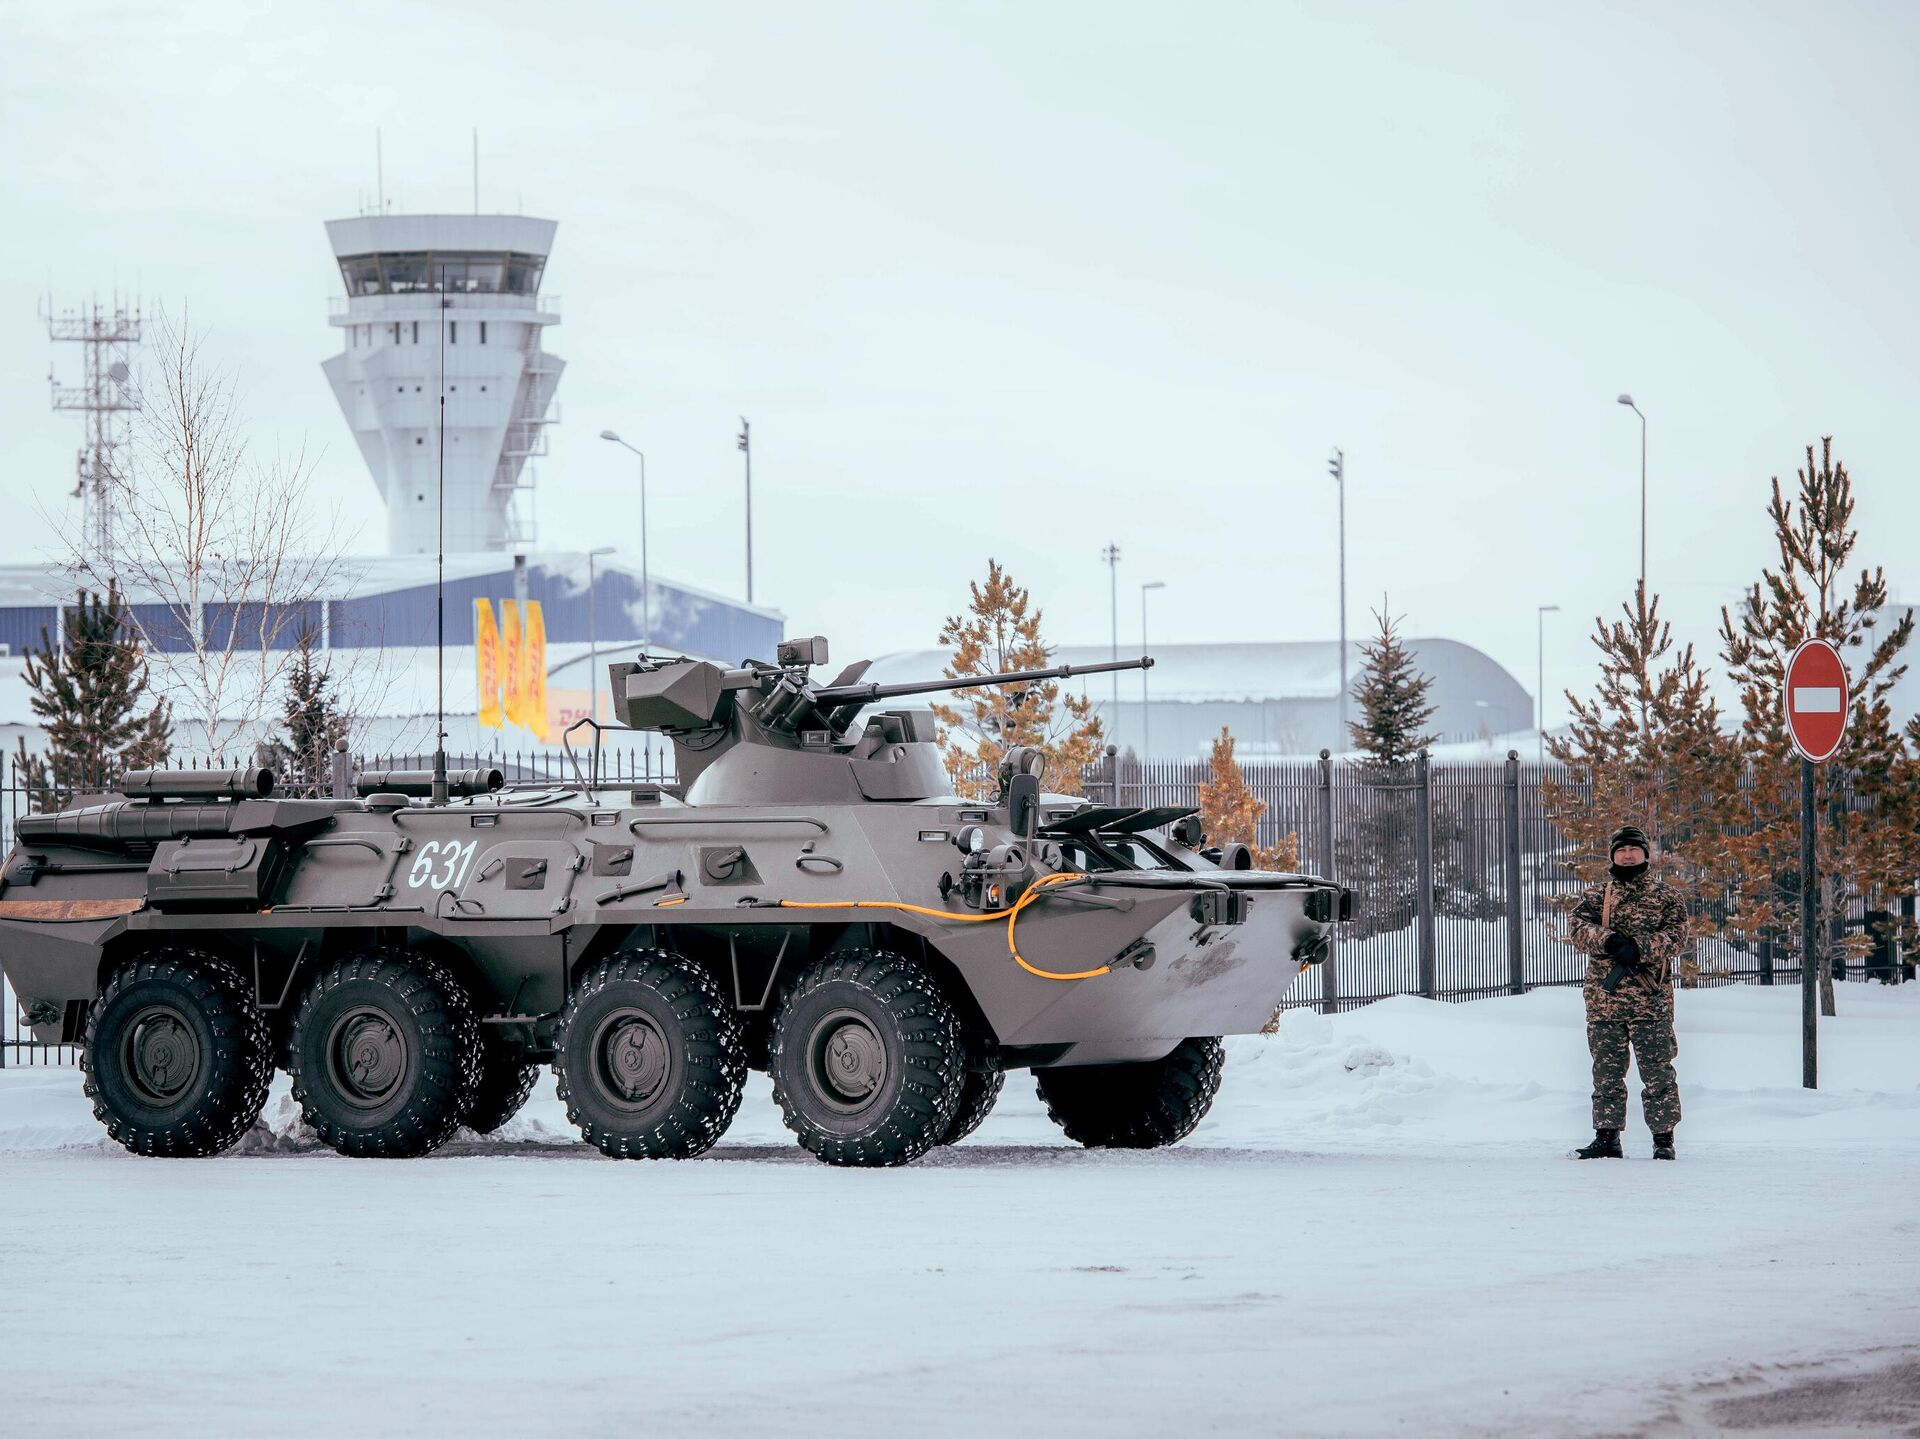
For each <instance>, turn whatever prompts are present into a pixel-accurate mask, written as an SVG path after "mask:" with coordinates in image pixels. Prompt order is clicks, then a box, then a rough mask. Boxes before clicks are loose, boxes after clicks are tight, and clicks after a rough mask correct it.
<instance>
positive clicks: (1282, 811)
mask: <svg viewBox="0 0 1920 1439" xmlns="http://www.w3.org/2000/svg"><path fill="white" fill-rule="evenodd" d="M669 758H670V756H667V755H665V754H664V753H663V752H662V751H660V750H655V749H638V748H636V749H603V750H601V751H599V752H598V754H597V755H595V754H593V753H592V752H590V751H588V752H580V753H578V754H577V755H576V756H574V757H573V758H571V759H570V758H568V757H567V756H566V755H564V754H563V753H562V752H560V751H557V750H527V751H520V752H515V753H512V754H491V755H470V754H461V755H453V756H450V757H449V765H450V767H451V768H454V769H463V768H478V767H482V766H490V767H494V768H498V769H500V770H502V771H503V772H504V773H505V775H506V778H507V782H508V783H509V784H531V785H545V784H554V783H570V782H572V781H573V780H574V778H575V769H574V765H575V763H576V762H577V763H578V764H579V766H580V770H581V772H583V773H589V774H592V773H597V776H598V781H599V782H601V783H607V784H613V785H620V784H625V783H629V782H632V783H655V784H659V783H671V775H670V772H669V773H663V772H662V765H663V761H666V760H668V759H669ZM430 764H431V759H430V757H427V756H421V755H367V756H360V757H358V758H356V759H354V760H353V762H352V768H354V769H369V770H371V769H423V768H427V767H428V766H429V765H430ZM180 767H182V768H193V767H198V768H226V767H227V766H226V764H225V762H224V759H223V758H221V757H212V758H208V759H203V760H201V761H198V762H197V763H188V762H182V764H181V766H180ZM1243 774H1244V775H1245V777H1246V781H1247V785H1248V787H1249V788H1250V789H1251V790H1252V791H1253V793H1254V794H1255V796H1256V797H1258V798H1259V799H1260V800H1261V801H1262V802H1263V803H1264V804H1265V805H1266V809H1265V812H1264V813H1263V815H1262V817H1261V819H1260V822H1259V833H1258V836H1257V838H1258V840H1259V842H1260V843H1261V844H1263V845H1271V844H1278V843H1280V842H1281V841H1282V840H1284V839H1286V838H1287V837H1289V836H1293V837H1294V838H1295V839H1296V840H1297V842H1298V844H1299V853H1300V863H1301V866H1302V868H1304V869H1307V870H1309V871H1312V872H1315V873H1318V874H1322V875H1326V876H1328V877H1330V878H1333V879H1337V880H1339V881H1340V882H1341V883H1342V884H1344V885H1346V886H1348V887H1349V888H1350V889H1352V890H1353V891H1354V893H1355V905H1356V909H1355V914H1354V917H1353V919H1352V920H1351V921H1349V922H1347V923H1344V924H1342V925H1340V926H1339V927H1338V930H1337V932H1336V936H1335V943H1334V946H1333V950H1332V953H1331V955H1330V957H1329V958H1328V959H1327V960H1326V962H1325V963H1323V964H1321V965H1319V966H1317V967H1316V968H1314V969H1313V970H1311V971H1310V972H1308V973H1306V974H1304V975H1302V976H1301V977H1300V979H1299V980H1298V981H1296V983H1295V985H1294V988H1293V990H1292V992H1291V993H1290V994H1289V995H1288V996H1287V998H1286V1000H1285V1005H1286V1006H1287V1007H1302V1006H1313V1007H1317V1008H1319V1009H1322V1010H1326V1011H1329V1012H1331V1011H1334V1010H1340V1009H1349V1008H1353V1007H1355V1006H1358V1005H1363V1004H1369V1003H1371V1002H1373V1001H1374V1000H1377V999H1384V998H1387V997H1389V996H1392V995H1400V994H1414V995H1423V996H1425V997H1427V998H1431V999H1448V1000H1463V999H1476V998H1480V997H1483V996H1486V995H1493V994H1519V993H1522V992H1524V991H1525V990H1528V989H1534V988H1539V987H1541V986H1547V985H1570V984H1578V983H1579V982H1580V980H1581V978H1582V976H1583V975H1584V974H1585V972H1586V958H1585V956H1583V955H1582V954H1580V953H1579V952H1578V951H1577V950H1575V949H1574V948H1573V947H1572V946H1571V945H1570V944H1568V943H1567V942H1566V940H1565V938H1564V934H1565V920H1564V917H1563V914H1564V906H1565V905H1566V904H1568V903H1569V902H1570V901H1571V897H1572V895H1573V894H1574V893H1575V892H1577V890H1578V887H1579V886H1578V881H1577V880H1576V879H1575V877H1574V874H1573V871H1572V869H1571V867H1570V865H1569V863H1568V861H1569V860H1570V859H1571V858H1572V854H1571V851H1570V847H1569V844H1568V841H1567V839H1566V838H1565V836H1563V835H1562V834H1561V833H1560V831H1559V830H1558V829H1557V828H1556V826H1555V825H1554V823H1553V820H1552V818H1551V816H1550V814H1549V812H1548V809H1547V805H1546V802H1545V798H1544V793H1543V787H1544V784H1545V782H1546V781H1547V780H1548V779H1552V780H1554V781H1556V782H1557V783H1560V784H1562V785H1567V784H1569V783H1570V778H1569V776H1568V774H1567V773H1566V771H1564V770H1562V769H1560V768H1559V767H1558V766H1552V765H1548V766H1542V765H1537V764H1526V763H1522V762H1521V760H1520V759H1519V758H1518V756H1516V755H1511V754H1510V755H1509V756H1508V758H1507V759H1506V760H1505V761H1495V762H1492V763H1477V764H1433V763H1430V762H1429V761H1428V760H1427V759H1426V758H1425V757H1421V758H1419V759H1417V760H1415V761H1413V762H1411V763H1409V764H1407V765H1405V766H1403V767H1401V768H1400V769H1398V770H1396V771H1394V772H1391V773H1385V772H1382V771H1380V770H1378V769H1374V768H1370V767H1368V766H1365V765H1362V764H1356V763H1351V762H1340V761H1334V760H1332V759H1330V758H1328V757H1325V756H1322V757H1321V758H1320V759H1319V760H1317V761H1314V760H1307V761H1303V762H1299V763H1282V764H1256V765H1248V766H1246V767H1245V768H1244V769H1243ZM1210 777H1211V771H1210V769H1209V767H1208V766H1207V765H1206V764H1205V763H1204V762H1201V761H1154V762H1150V763H1147V764H1144V765H1143V764H1140V763H1138V762H1136V761H1133V760H1130V759H1114V758H1112V757H1109V758H1108V759H1107V760H1105V761H1103V762H1102V763H1100V764H1098V765H1096V766H1094V767H1093V768H1091V769H1089V770H1088V771H1087V772H1086V773H1085V774H1084V775H1083V776H1082V784H1083V788H1084V789H1085V790H1086V792H1087V793H1088V794H1089V795H1090V796H1092V797H1094V798H1095V799H1097V800H1099V801H1101V802H1105V803H1111V804H1126V805H1140V806H1149V805H1176V804H1177V805H1197V804H1198V803H1199V800H1200V786H1201V785H1202V784H1203V783H1204V782H1206V781H1207V780H1208V779H1209V778H1210ZM8 780H9V782H8V785H7V794H6V804H5V806H4V810H3V811H0V853H6V852H9V851H10V850H11V846H12V826H13V819H14V817H15V816H17V815H18V814H20V813H21V812H23V811H24V810H25V809H27V808H28V807H30V806H34V805H45V804H48V803H55V802H64V801H65V800H67V799H69V798H71V797H72V796H71V794H70V793H59V794H55V793H52V792H51V791H48V790H44V789H42V790H32V789H30V788H29V786H28V784H27V782H26V779H25V777H24V776H22V775H21V774H20V773H19V771H18V769H17V768H11V769H10V771H9V776H8ZM322 787H323V786H322V785H321V784H320V783H319V782H318V781H315V782H312V783H309V784H308V785H307V786H306V788H307V791H308V792H316V791H317V790H318V789H320V788H322ZM295 788H298V786H295ZM1903 908H1904V912H1905V913H1907V914H1908V915H1909V916H1910V915H1911V913H1912V900H1911V898H1909V899H1907V900H1906V901H1905V904H1904V906H1903ZM1865 918H1866V916H1865V912H1864V909H1863V906H1862V904H1861V901H1860V900H1859V899H1858V898H1856V899H1855V900H1854V901H1853V902H1852V909H1851V918H1850V919H1849V921H1848V923H1849V924H1851V925H1852V926H1853V927H1856V928H1857V927H1860V926H1861V925H1863V924H1864V922H1865ZM1692 959H1693V963H1692V965H1691V966H1689V968H1690V970H1691V974H1690V977H1689V979H1688V981H1687V982H1688V983H1691V984H1696V985H1712V984H1728V983H1741V982H1748V983H1760V984H1773V983H1776V982H1779V983H1789V984H1790V983H1795V982H1797V980H1798V977H1799V969H1798V966H1797V961H1796V960H1794V959H1793V957H1792V956H1790V955H1788V954H1786V953H1784V952H1782V953H1780V954H1778V955H1776V954H1775V952H1774V949H1773V946H1771V945H1767V944H1760V945H1742V944H1736V943H1733V942H1730V941H1728V940H1725V939H1721V938H1718V937H1710V938H1706V939H1703V940H1701V941H1700V942H1699V943H1698V945H1697V946H1696V948H1695V951H1694V954H1693V956H1692ZM1833 964H1834V974H1835V977H1836V978H1850V979H1851V978H1871V977H1881V978H1893V979H1898V978H1901V977H1902V976H1904V977H1905V978H1909V979H1910V978H1912V977H1913V971H1912V967H1911V965H1905V966H1896V965H1893V964H1891V963H1889V962H1887V961H1884V960H1883V961H1881V962H1880V963H1878V964H1876V963H1875V962H1874V961H1871V960H1869V961H1866V962H1854V963H1848V962H1847V961H1845V960H1844V958H1838V957H1837V958H1836V959H1835V960H1834V961H1833ZM73 1059H74V1053H73V1047H72V1046H58V1045H55V1046H46V1045H40V1044H37V1043H35V1042H34V1041H33V1039H32V1038H31V1035H30V1034H29V1033H28V1032H27V1030H26V1029H25V1027H24V1026H23V1025H22V1023H21V1017H20V1014H19V1008H18V1006H17V1005H16V1004H15V1002H14V998H13V995H12V993H11V991H6V992H5V993H4V994H0V1065H5V1064H9V1063H13V1064H20V1063H27V1064H45V1063H71V1062H72V1061H73Z"/></svg>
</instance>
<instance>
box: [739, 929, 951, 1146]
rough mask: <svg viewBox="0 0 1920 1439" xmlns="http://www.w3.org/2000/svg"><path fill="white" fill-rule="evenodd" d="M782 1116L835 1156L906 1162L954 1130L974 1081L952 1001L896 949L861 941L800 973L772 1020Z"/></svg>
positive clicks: (773, 1067)
mask: <svg viewBox="0 0 1920 1439" xmlns="http://www.w3.org/2000/svg"><path fill="white" fill-rule="evenodd" d="M767 1072H768V1074H769V1075H770V1076H771V1077H772V1079H773V1097H774V1100H775V1101H776V1102H777V1103H778V1104H779V1106H780V1116H781V1118H782V1119H784V1120H785V1121H786V1125H787V1128H788V1129H791V1130H792V1131H793V1132H794V1134H795V1135H797V1136H798V1137H799V1140H800V1143H801V1144H802V1145H804V1146H805V1147H806V1148H807V1149H809V1150H811V1151H812V1152H813V1154H814V1155H815V1156H816V1157H817V1158H820V1159H823V1160H825V1161H826V1162H827V1163H828V1164H858V1165H883V1164H907V1163H910V1162H911V1161H913V1160H915V1159H918V1158H919V1157H920V1156H921V1155H923V1154H925V1153H926V1152H927V1151H928V1150H929V1149H931V1148H933V1146H934V1145H936V1144H938V1143H939V1142H940V1140H941V1137H942V1136H943V1135H945V1134H946V1132H947V1128H948V1126H949V1125H951V1124H952V1123H953V1115H954V1111H955V1110H956V1109H957V1108H958V1107H959V1103H960V1096H961V1090H962V1088H963V1087H964V1084H965V1080H966V1073H967V1070H966V1049H965V1045H964V1043H963V1042H962V1040H961V1036H960V1025H959V1021H958V1020H957V1019H956V1018H955V1017H954V1013H953V1007H952V1006H951V1005H950V1004H948V1003H947V1000H946V998H945V996H943V995H942V994H941V993H940V990H939V987H938V986H937V985H936V984H935V983H934V981H933V979H932V977H931V976H930V975H928V974H927V972H926V971H925V970H924V969H922V968H921V967H920V966H919V965H917V964H914V963H913V962H911V961H910V960H906V959H902V958H901V957H899V956H898V955H894V954H887V953H885V952H882V951H875V950H856V951H852V952H849V953H846V954H840V955H834V956H832V957H830V958H827V959H823V960H821V961H820V962H819V963H817V964H815V965H814V966H813V967H812V968H810V969H808V970H807V971H806V972H805V973H804V974H802V975H801V976H800V979H799V982H798V983H797V984H795V985H794V987H793V989H792V990H790V991H789V992H788V993H787V995H786V997H785V998H784V999H783V1000H782V1001H781V1004H780V1011H779V1013H778V1014H777V1015H776V1016H775V1018H774V1022H773V1044H772V1047H771V1050H770V1052H769V1055H768V1065H767Z"/></svg>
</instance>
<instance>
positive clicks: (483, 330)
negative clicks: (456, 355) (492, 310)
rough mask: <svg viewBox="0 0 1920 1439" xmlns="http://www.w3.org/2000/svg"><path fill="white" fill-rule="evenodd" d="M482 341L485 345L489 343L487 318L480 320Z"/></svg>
mask: <svg viewBox="0 0 1920 1439" xmlns="http://www.w3.org/2000/svg"><path fill="white" fill-rule="evenodd" d="M480 343H481V344H483V345H484V344H486V343H487V322H486V321H485V320H482V321H481V322H480Z"/></svg>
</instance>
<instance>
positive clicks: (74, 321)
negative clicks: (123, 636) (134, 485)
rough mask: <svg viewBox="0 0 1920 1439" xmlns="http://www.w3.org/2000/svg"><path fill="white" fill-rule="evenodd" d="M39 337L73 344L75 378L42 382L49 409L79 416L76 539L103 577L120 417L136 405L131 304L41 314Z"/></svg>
mask: <svg viewBox="0 0 1920 1439" xmlns="http://www.w3.org/2000/svg"><path fill="white" fill-rule="evenodd" d="M44 313H45V315H46V321H47V337H48V338H49V339H51V340H52V341H53V342H54V343H55V344H76V345H79V346H80V350H81V354H82V356H83V360H82V372H81V380H80V383H79V384H77V385H63V384H61V383H60V376H59V373H58V369H57V367H56V369H55V370H53V371H50V372H49V373H48V375H47V383H48V384H49V385H50V386H51V387H52V389H53V407H54V409H56V410H77V411H79V412H80V413H81V414H82V415H84V416H85V417H86V442H85V443H84V444H83V445H81V447H80V453H79V456H78V458H77V460H76V462H75V466H74V469H75V476H74V481H75V482H74V487H73V492H72V493H73V495H74V497H75V498H76V499H78V500H79V501H80V503H81V534H82V536H83V542H84V544H85V545H86V547H87V549H88V550H89V551H90V552H91V555H92V557H93V559H94V560H95V561H96V562H98V563H99V564H100V565H102V566H103V567H104V568H106V569H108V570H109V572H111V567H112V561H113V536H114V517H113V509H114V505H113V492H114V486H115V484H116V483H117V482H118V481H119V479H120V477H122V476H124V475H125V473H126V471H125V469H124V468H123V467H122V459H121V455H120V451H121V450H123V449H124V448H125V447H126V445H127V440H128V433H127V432H128V420H127V417H128V415H129V414H130V413H131V412H132V411H134V410H135V409H137V408H139V401H138V398H137V396H136V395H135V393H134V388H133V351H134V347H135V346H136V345H138V344H139V343H140V331H141V326H142V320H141V317H140V307H139V305H138V304H127V303H125V302H123V301H121V300H120V299H119V298H118V297H115V299H114V300H113V302H112V303H111V304H110V305H104V304H101V303H100V302H99V301H97V300H96V301H94V302H92V303H91V304H87V305H82V306H80V307H79V308H78V309H68V310H58V311H56V310H55V309H54V308H53V307H52V304H51V302H49V303H48V304H47V305H46V307H45V310H44Z"/></svg>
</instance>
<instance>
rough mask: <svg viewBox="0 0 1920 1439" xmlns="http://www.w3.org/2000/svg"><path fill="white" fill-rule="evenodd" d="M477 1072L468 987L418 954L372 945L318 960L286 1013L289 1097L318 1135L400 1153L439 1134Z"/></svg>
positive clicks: (423, 1147) (462, 1104)
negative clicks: (367, 950) (289, 1019)
mask: <svg viewBox="0 0 1920 1439" xmlns="http://www.w3.org/2000/svg"><path fill="white" fill-rule="evenodd" d="M479 1079H480V1034H479V1026H478V1025H477V1024H475V1023H474V1018H473V1006H472V1002H471V1001H470V1000H469V999H468V998H467V992H466V990H464V989H463V988H461V986H460V985H459V984H457V983H456V982H455V981H454V979H453V977H452V976H451V975H449V974H448V973H447V971H446V970H445V969H443V968H441V967H440V966H439V965H438V964H436V963H434V962H433V961H432V960H429V959H423V958H421V957H420V956H418V955H403V954H400V953H397V952H395V951H391V950H389V951H381V952H377V953H374V954H370V955H363V956H359V957H357V958H354V959H343V960H340V961H338V962H337V963H335V964H332V965H330V966H329V967H328V968H326V969H324V970H322V971H321V972H320V974H319V975H318V976H317V977H316V978H315V979H314V981H313V983H312V984H310V985H308V986H307V991H306V993H305V994H303V995H302V996H301V997H300V1008H299V1011H298V1012H297V1013H296V1014H295V1015H294V1019H293V1097H294V1098H295V1099H297V1100H298V1101H299V1102H300V1108H301V1111H302V1113H304V1114H305V1115H306V1119H307V1123H308V1124H311V1125H312V1126H313V1130H314V1133H315V1134H317V1135H319V1136H320V1139H321V1141H322V1142H323V1143H325V1144H328V1145H331V1146H332V1147H333V1148H335V1149H337V1150H339V1151H340V1153H342V1154H348V1155H352V1156H354V1157H356V1158H384V1159H405V1158H410V1157H413V1156H416V1155H421V1154H426V1153H428V1152H430V1151H432V1150H435V1149H438V1148H439V1147H440V1146H441V1145H442V1144H445V1143H446V1142H447V1140H448V1138H449V1137H451V1135H452V1134H453V1131H454V1130H455V1129H457V1128H458V1127H459V1125H460V1118H461V1115H463V1114H464V1113H465V1112H466V1110H467V1107H468V1106H469V1104H471V1102H472V1100H473V1092H474V1087H475V1085H477V1084H478V1083H479Z"/></svg>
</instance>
